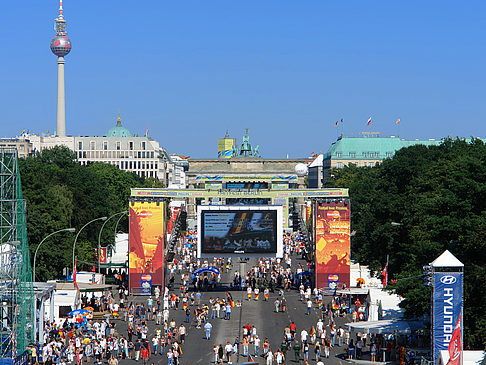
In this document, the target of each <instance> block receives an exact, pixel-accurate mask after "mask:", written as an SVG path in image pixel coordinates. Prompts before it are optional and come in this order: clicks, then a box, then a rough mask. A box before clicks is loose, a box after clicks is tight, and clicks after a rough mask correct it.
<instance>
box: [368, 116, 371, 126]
mask: <svg viewBox="0 0 486 365" xmlns="http://www.w3.org/2000/svg"><path fill="white" fill-rule="evenodd" d="M368 125H371V117H369V118H368Z"/></svg>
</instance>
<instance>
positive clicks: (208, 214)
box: [201, 210, 277, 254]
mask: <svg viewBox="0 0 486 365" xmlns="http://www.w3.org/2000/svg"><path fill="white" fill-rule="evenodd" d="M201 229H202V230H201V252H202V253H214V254H218V253H271V254H275V253H277V211H276V210H237V211H231V210H213V211H203V212H202V214H201Z"/></svg>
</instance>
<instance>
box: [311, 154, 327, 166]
mask: <svg viewBox="0 0 486 365" xmlns="http://www.w3.org/2000/svg"><path fill="white" fill-rule="evenodd" d="M323 160H324V155H323V154H322V153H321V154H320V155H319V156H317V157H316V158H315V159H314V161H312V162H311V164H310V165H309V167H321V166H322V161H323Z"/></svg>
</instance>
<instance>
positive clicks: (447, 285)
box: [432, 272, 463, 361]
mask: <svg viewBox="0 0 486 365" xmlns="http://www.w3.org/2000/svg"><path fill="white" fill-rule="evenodd" d="M462 285H463V273H451V272H435V273H434V295H433V312H434V313H433V320H434V323H433V325H434V327H433V333H432V338H433V348H434V361H435V360H437V358H438V356H439V351H441V350H448V348H449V343H450V342H451V339H452V334H453V333H454V327H455V326H456V323H457V321H458V319H459V316H460V315H461V311H462V305H463V303H462V302H463V299H462V298H463V292H462V288H463V286H462Z"/></svg>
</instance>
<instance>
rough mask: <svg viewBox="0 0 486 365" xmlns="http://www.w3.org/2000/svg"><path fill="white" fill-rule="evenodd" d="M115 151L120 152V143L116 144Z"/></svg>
mask: <svg viewBox="0 0 486 365" xmlns="http://www.w3.org/2000/svg"><path fill="white" fill-rule="evenodd" d="M116 150H117V151H120V142H116Z"/></svg>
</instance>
